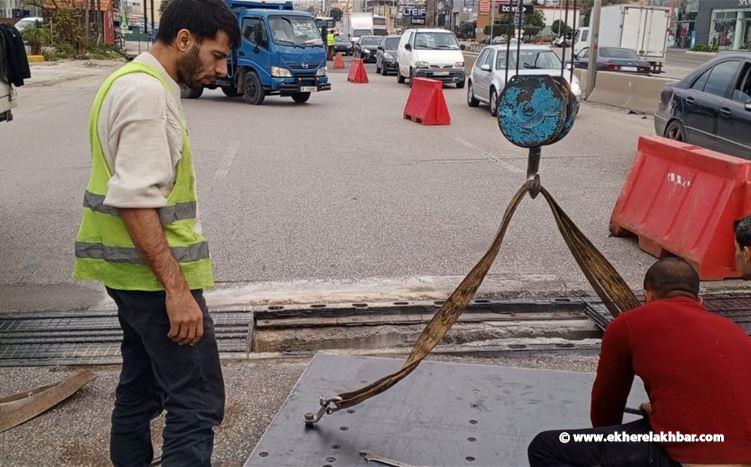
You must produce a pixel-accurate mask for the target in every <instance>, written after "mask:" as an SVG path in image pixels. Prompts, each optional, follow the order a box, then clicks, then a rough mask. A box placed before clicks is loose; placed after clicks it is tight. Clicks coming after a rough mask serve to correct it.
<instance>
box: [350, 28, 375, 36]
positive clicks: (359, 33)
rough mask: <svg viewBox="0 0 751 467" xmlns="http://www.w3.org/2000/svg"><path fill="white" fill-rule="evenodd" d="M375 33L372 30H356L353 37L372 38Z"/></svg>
mask: <svg viewBox="0 0 751 467" xmlns="http://www.w3.org/2000/svg"><path fill="white" fill-rule="evenodd" d="M371 34H373V32H372V31H371V30H370V29H355V30H354V31H352V37H362V36H370V35H371Z"/></svg>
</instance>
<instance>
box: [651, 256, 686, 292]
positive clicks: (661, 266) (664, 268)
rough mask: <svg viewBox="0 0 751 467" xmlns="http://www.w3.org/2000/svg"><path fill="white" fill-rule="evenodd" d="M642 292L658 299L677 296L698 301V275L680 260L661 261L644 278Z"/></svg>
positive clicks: (668, 259)
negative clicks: (647, 291)
mask: <svg viewBox="0 0 751 467" xmlns="http://www.w3.org/2000/svg"><path fill="white" fill-rule="evenodd" d="M644 290H649V291H650V292H652V293H653V294H655V296H656V297H657V298H660V299H664V298H673V297H679V296H684V297H685V296H691V297H693V298H696V299H698V298H699V275H698V274H697V273H696V270H695V269H694V268H693V267H692V266H691V265H690V264H688V263H687V262H685V261H684V260H682V259H680V258H665V259H661V260H659V261H658V262H656V263H655V264H653V265H652V267H650V268H649V270H648V271H647V274H646V275H645V276H644Z"/></svg>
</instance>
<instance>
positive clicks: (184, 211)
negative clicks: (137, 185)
mask: <svg viewBox="0 0 751 467" xmlns="http://www.w3.org/2000/svg"><path fill="white" fill-rule="evenodd" d="M104 198H105V197H104V196H101V195H95V194H94V193H92V192H90V191H87V192H86V193H84V195H83V207H85V208H89V209H91V210H92V211H96V212H101V213H103V214H108V215H110V216H116V217H120V213H119V212H118V210H117V208H113V207H110V206H105V205H104ZM156 212H157V213H158V214H159V220H160V221H161V223H162V224H171V223H172V222H176V221H181V220H185V219H195V217H196V202H195V201H188V202H187V203H177V204H175V205H174V206H165V207H163V208H158V209H157V210H156Z"/></svg>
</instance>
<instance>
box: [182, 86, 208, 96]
mask: <svg viewBox="0 0 751 467" xmlns="http://www.w3.org/2000/svg"><path fill="white" fill-rule="evenodd" d="M201 94H203V88H190V87H188V86H186V85H184V84H181V85H180V97H182V98H183V99H198V98H199V97H201Z"/></svg>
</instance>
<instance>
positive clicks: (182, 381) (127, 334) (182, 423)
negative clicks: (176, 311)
mask: <svg viewBox="0 0 751 467" xmlns="http://www.w3.org/2000/svg"><path fill="white" fill-rule="evenodd" d="M107 292H108V293H109V294H110V296H111V297H112V298H113V299H114V300H115V303H116V304H117V308H118V318H119V320H120V326H121V327H122V329H123V343H122V347H121V349H122V356H123V368H122V372H121V373H120V383H119V384H118V386H117V393H116V400H115V409H114V410H113V412H112V433H111V437H110V459H111V460H112V463H113V464H115V465H116V466H118V467H119V466H148V465H149V464H150V463H151V461H152V458H153V457H154V452H153V448H152V446H151V430H150V429H149V422H151V420H152V419H154V418H155V417H157V416H158V415H160V414H161V413H162V410H166V411H167V416H166V426H165V428H164V433H163V436H164V447H163V449H162V465H164V466H167V467H169V466H209V465H211V452H212V450H213V446H214V429H213V428H214V426H216V425H219V424H220V423H221V422H222V418H223V416H224V381H223V379H222V369H221V366H220V365H219V352H218V349H217V345H216V336H215V335H214V323H213V321H212V320H211V316H209V311H208V308H207V307H206V301H205V300H204V299H203V294H202V292H201V291H200V290H197V291H193V296H194V297H195V299H196V302H198V304H199V306H200V307H201V310H203V325H204V335H203V338H202V339H201V340H200V341H199V343H198V344H196V345H195V346H189V345H183V346H181V345H178V344H176V343H174V342H172V341H171V340H170V339H169V338H168V337H167V333H168V332H169V329H170V324H169V319H168V318H167V309H166V307H165V296H164V293H163V292H133V291H122V290H112V289H109V288H108V289H107Z"/></svg>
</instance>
